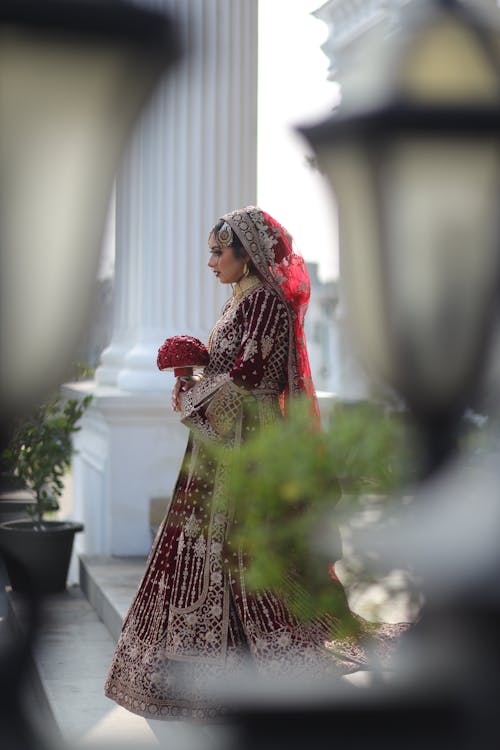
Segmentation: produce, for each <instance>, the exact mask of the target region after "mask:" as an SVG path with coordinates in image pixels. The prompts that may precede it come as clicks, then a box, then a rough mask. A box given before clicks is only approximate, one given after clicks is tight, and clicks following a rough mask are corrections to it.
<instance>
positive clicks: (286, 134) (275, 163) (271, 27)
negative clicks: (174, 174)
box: [257, 0, 338, 280]
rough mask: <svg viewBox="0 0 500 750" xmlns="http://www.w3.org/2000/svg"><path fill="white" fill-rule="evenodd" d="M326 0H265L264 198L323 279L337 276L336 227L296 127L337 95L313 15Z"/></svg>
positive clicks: (324, 111)
mask: <svg viewBox="0 0 500 750" xmlns="http://www.w3.org/2000/svg"><path fill="white" fill-rule="evenodd" d="M321 4H322V3H321V0H259V94H258V96H259V100H258V106H259V120H258V127H259V136H258V137H259V140H258V174H257V200H258V203H259V205H260V206H261V207H262V208H263V209H265V210H266V211H268V212H269V213H270V214H272V215H273V216H275V218H276V219H277V220H278V221H279V222H281V223H282V224H283V225H284V226H285V227H286V228H287V229H288V230H289V231H290V232H291V234H292V235H293V237H294V239H295V241H296V243H297V245H298V247H299V249H300V251H301V252H302V254H303V255H304V257H305V258H306V260H309V261H317V262H319V263H320V269H319V270H320V276H321V278H322V279H323V280H326V279H328V278H332V277H334V276H337V273H338V262H337V249H336V248H337V231H336V220H335V215H334V213H333V204H332V201H331V197H330V192H329V188H328V187H327V185H326V183H325V181H324V178H323V177H322V176H321V175H320V174H319V173H318V172H315V171H313V170H312V169H311V168H310V167H309V166H308V164H307V162H306V155H307V154H308V153H310V152H309V148H308V146H307V145H306V143H305V142H304V141H303V139H302V138H301V137H300V136H299V135H297V134H296V133H294V131H293V127H294V126H295V125H298V124H304V123H307V122H310V121H313V122H314V121H317V120H321V119H323V118H324V117H325V116H327V115H328V113H329V112H330V111H331V109H332V108H333V106H334V105H335V103H336V102H337V100H338V88H337V86H336V85H335V84H334V83H332V82H331V81H328V80H327V71H328V58H327V57H326V56H325V54H324V53H323V52H322V51H321V49H320V45H321V44H322V42H323V41H324V40H325V39H326V36H327V27H326V24H324V23H323V22H322V21H319V20H318V19H316V18H314V17H313V16H311V15H310V13H311V12H312V11H313V10H316V9H317V8H319V7H320V6H321Z"/></svg>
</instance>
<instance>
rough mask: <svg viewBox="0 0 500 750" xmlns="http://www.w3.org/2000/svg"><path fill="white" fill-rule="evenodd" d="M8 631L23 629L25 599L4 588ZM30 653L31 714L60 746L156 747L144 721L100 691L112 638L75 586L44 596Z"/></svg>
mask: <svg viewBox="0 0 500 750" xmlns="http://www.w3.org/2000/svg"><path fill="white" fill-rule="evenodd" d="M7 598H8V606H9V611H8V619H9V623H10V626H11V630H12V631H13V632H15V631H16V630H18V629H19V628H23V627H24V626H25V625H24V618H25V614H24V612H25V610H24V608H23V601H22V600H21V598H20V597H19V595H16V594H15V593H13V592H11V591H10V590H8V591H7ZM43 615H44V616H43V619H42V625H41V628H40V631H39V635H38V644H37V646H36V648H35V652H34V654H33V667H32V675H31V685H30V690H29V702H30V713H31V714H32V715H33V717H34V721H35V724H36V725H37V726H40V727H41V726H42V725H44V727H45V728H46V729H45V730H44V731H46V733H47V734H48V735H49V736H50V737H54V738H56V739H58V738H60V740H61V743H62V747H64V748H66V747H67V748H74V747H75V746H76V747H78V746H80V745H81V746H89V745H91V746H93V747H95V746H99V747H100V746H101V745H102V746H103V747H104V746H106V747H117V748H118V747H120V748H134V750H135V748H142V747H145V748H146V747H151V746H158V744H159V743H158V739H157V737H156V736H155V734H154V732H153V731H152V729H151V727H150V725H149V724H148V722H147V721H146V720H145V719H143V718H141V717H139V716H136V715H135V714H131V713H130V712H128V711H126V710H125V709H122V708H120V707H119V706H117V705H116V704H115V703H114V702H113V701H110V700H109V699H108V698H106V697H105V696H104V694H103V685H104V681H105V678H106V673H107V670H108V668H109V665H110V663H111V658H112V655H113V650H114V647H115V639H114V638H113V636H112V635H111V633H110V632H109V630H108V627H107V626H106V625H104V623H103V622H102V621H101V619H100V617H99V616H98V614H97V612H96V611H95V610H94V609H93V607H92V605H91V604H90V602H89V601H88V600H87V598H86V596H85V595H84V593H83V591H82V590H81V589H80V587H79V586H71V587H69V588H68V589H67V590H66V591H65V592H63V593H61V594H58V595H53V596H50V597H47V598H46V599H45V602H44V607H43Z"/></svg>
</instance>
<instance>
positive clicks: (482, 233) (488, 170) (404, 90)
mask: <svg viewBox="0 0 500 750" xmlns="http://www.w3.org/2000/svg"><path fill="white" fill-rule="evenodd" d="M412 5H415V6H419V7H417V8H416V9H415V11H414V13H417V12H420V15H421V16H422V17H421V18H416V19H415V22H414V24H412V25H409V26H408V29H407V30H406V31H403V32H402V33H401V34H399V35H395V45H394V46H395V52H394V56H393V58H391V59H389V60H387V59H386V60H385V61H384V65H383V66H382V67H381V70H380V71H378V75H379V76H382V77H383V79H385V80H386V81H387V89H388V94H387V96H386V97H385V98H382V100H381V101H380V102H379V104H378V106H377V107H375V108H369V109H367V108H363V105H362V102H361V106H360V107H356V106H352V105H351V106H349V105H346V106H343V105H342V104H341V105H340V107H339V108H338V110H337V111H336V112H335V113H334V114H333V115H332V116H331V118H330V119H328V120H326V121H325V122H322V123H320V124H319V125H317V126H313V127H308V128H303V129H302V133H303V134H304V135H305V136H306V138H307V139H308V140H309V142H310V143H311V144H312V146H313V148H314V150H315V153H316V155H317V158H318V162H319V165H320V168H321V169H322V170H323V171H324V172H325V173H326V175H327V176H328V178H329V180H330V181H331V184H332V186H333V189H334V193H335V195H336V199H337V203H338V211H339V227H340V262H341V265H340V268H341V276H342V282H343V285H344V288H345V289H346V298H347V311H348V317H349V319H350V323H351V326H352V332H353V335H354V337H355V339H356V340H357V343H358V348H359V351H360V354H361V357H362V358H363V359H364V361H365V363H366V364H367V366H368V369H371V370H372V371H373V372H374V373H376V375H377V376H378V377H379V378H380V377H381V378H382V379H383V380H385V381H386V382H388V383H390V384H391V385H392V386H394V387H395V388H396V389H397V391H398V392H399V393H400V394H401V395H402V396H403V398H404V399H405V401H406V403H407V405H408V407H409V409H410V411H411V412H412V414H413V415H414V417H415V419H416V421H417V424H418V425H419V426H420V428H421V430H422V432H423V446H424V452H426V455H425V458H424V467H423V470H422V471H423V474H424V475H428V474H430V473H432V471H433V470H434V469H435V468H436V467H438V466H439V465H441V463H442V462H443V461H444V460H445V458H446V457H447V456H448V455H449V453H450V452H451V451H452V448H453V444H454V432H455V430H456V427H457V424H458V422H459V420H460V418H461V416H462V414H463V411H464V408H465V407H466V406H467V405H468V401H469V399H470V398H471V396H472V395H473V393H474V389H475V388H476V386H477V384H478V379H479V376H480V374H481V370H482V367H483V365H484V360H485V355H486V353H487V350H488V343H489V340H490V334H491V330H492V328H493V325H494V323H495V317H496V309H497V295H498V292H499V280H500V232H499V230H500V221H499V210H498V204H499V195H500V75H499V61H498V50H499V45H498V36H499V35H498V30H495V29H494V28H489V27H488V26H487V25H486V24H485V23H484V22H483V21H482V20H481V19H480V18H479V17H475V16H474V15H473V14H472V12H471V11H469V10H466V9H465V7H464V6H462V5H461V4H459V3H458V2H452V1H451V0H448V1H446V0H441V2H434V3H430V4H428V3H425V4H420V3H413V4H412ZM422 6H423V7H422ZM424 10H425V11H426V12H425V13H423V11H424ZM410 11H411V7H410V9H409V10H408V15H409V14H410ZM409 20H410V19H409ZM388 44H389V43H388ZM375 69H376V68H375Z"/></svg>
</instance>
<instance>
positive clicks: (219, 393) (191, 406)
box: [182, 286, 289, 440]
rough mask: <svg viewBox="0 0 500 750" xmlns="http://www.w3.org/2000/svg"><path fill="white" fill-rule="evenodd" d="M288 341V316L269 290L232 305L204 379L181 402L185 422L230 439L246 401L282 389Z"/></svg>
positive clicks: (260, 290) (217, 330)
mask: <svg viewBox="0 0 500 750" xmlns="http://www.w3.org/2000/svg"><path fill="white" fill-rule="evenodd" d="M288 337H289V319H288V311H287V309H286V307H285V305H284V304H283V303H282V302H281V300H280V299H279V298H278V297H277V295H276V294H275V293H274V292H272V291H271V290H269V289H267V288H266V287H263V286H262V287H259V288H258V289H257V290H254V291H253V292H252V293H251V294H249V295H248V296H246V297H245V298H243V300H242V301H241V302H240V303H239V305H237V306H235V307H233V306H231V305H229V306H228V308H227V309H226V311H225V312H224V313H223V315H222V318H221V319H220V321H219V322H218V323H217V325H216V326H215V329H214V332H213V334H212V344H211V349H210V365H209V367H208V368H207V372H206V375H205V376H204V377H203V378H202V380H201V381H200V382H199V383H197V384H196V385H195V386H194V387H193V388H192V389H191V390H190V391H188V392H187V393H186V394H185V395H184V397H183V401H182V422H183V423H184V424H185V425H187V426H189V427H193V428H195V429H196V428H197V429H198V430H200V431H201V432H202V433H203V434H204V435H205V436H207V437H210V438H214V439H219V440H220V439H221V438H225V437H228V436H229V435H230V434H231V433H232V431H233V430H234V426H235V424H236V420H237V417H238V415H239V413H240V412H241V408H242V403H243V401H244V400H245V399H247V398H248V397H251V396H252V395H253V396H257V397H258V394H259V393H261V394H262V393H275V394H276V395H278V394H279V393H280V392H281V391H282V390H283V388H284V386H285V383H286V361H287V354H288Z"/></svg>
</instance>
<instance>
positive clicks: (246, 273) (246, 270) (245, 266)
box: [243, 261, 250, 279]
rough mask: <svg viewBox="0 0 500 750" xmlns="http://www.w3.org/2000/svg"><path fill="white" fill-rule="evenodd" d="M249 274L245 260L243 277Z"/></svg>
mask: <svg viewBox="0 0 500 750" xmlns="http://www.w3.org/2000/svg"><path fill="white" fill-rule="evenodd" d="M249 274H250V269H249V267H248V263H247V262H246V261H245V262H244V263H243V278H245V279H246V277H247V276H248V275H249Z"/></svg>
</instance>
